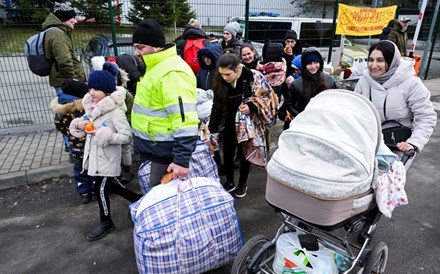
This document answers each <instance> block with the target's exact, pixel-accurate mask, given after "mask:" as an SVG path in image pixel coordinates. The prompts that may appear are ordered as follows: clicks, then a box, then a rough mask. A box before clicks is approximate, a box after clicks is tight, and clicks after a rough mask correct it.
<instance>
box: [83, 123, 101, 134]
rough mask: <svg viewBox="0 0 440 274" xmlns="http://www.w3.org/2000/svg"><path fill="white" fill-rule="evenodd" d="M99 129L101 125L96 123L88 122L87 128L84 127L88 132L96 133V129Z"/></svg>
mask: <svg viewBox="0 0 440 274" xmlns="http://www.w3.org/2000/svg"><path fill="white" fill-rule="evenodd" d="M98 129H99V127H97V126H96V125H94V124H92V123H90V122H88V123H87V125H86V126H85V128H84V131H85V132H86V133H87V134H91V135H95V134H96V131H97V130H98Z"/></svg>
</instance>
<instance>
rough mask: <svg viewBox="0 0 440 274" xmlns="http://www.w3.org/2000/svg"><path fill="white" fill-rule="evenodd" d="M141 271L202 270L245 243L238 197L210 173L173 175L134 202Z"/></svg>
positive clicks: (230, 256)
mask: <svg viewBox="0 0 440 274" xmlns="http://www.w3.org/2000/svg"><path fill="white" fill-rule="evenodd" d="M130 210H131V215H132V220H133V222H134V233H133V234H134V245H135V254H136V263H137V266H138V270H139V273H142V274H144V273H155V274H161V273H164V274H165V273H166V274H169V273H191V274H193V273H202V272H206V271H209V270H211V269H215V268H218V267H221V266H223V265H226V264H228V263H230V262H232V261H233V260H234V258H235V257H236V255H237V254H238V252H239V250H240V248H241V246H242V237H241V232H240V226H239V222H238V218H237V215H236V212H235V209H234V198H233V197H232V196H231V195H230V194H229V193H227V192H226V191H225V190H224V189H223V187H222V186H221V185H220V183H219V182H218V181H215V180H213V179H211V178H201V177H197V178H192V179H188V180H184V181H180V180H172V181H171V182H169V183H167V184H160V185H158V186H156V187H154V188H152V189H151V190H150V192H148V193H147V194H146V195H144V197H142V198H141V199H140V200H139V201H137V202H135V203H133V204H131V205H130Z"/></svg>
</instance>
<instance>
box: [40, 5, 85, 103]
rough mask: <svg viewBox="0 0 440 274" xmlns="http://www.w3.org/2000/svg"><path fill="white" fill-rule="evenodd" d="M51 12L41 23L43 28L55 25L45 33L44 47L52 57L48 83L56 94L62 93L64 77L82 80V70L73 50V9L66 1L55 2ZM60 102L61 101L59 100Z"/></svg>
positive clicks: (49, 57) (47, 56) (74, 22)
mask: <svg viewBox="0 0 440 274" xmlns="http://www.w3.org/2000/svg"><path fill="white" fill-rule="evenodd" d="M53 10H54V11H53V13H50V14H49V15H48V16H47V18H46V20H45V21H44V22H43V24H42V25H41V26H42V28H43V30H45V29H47V28H50V27H56V28H53V29H51V30H50V31H48V32H47V33H46V36H45V39H44V48H45V53H46V58H48V59H52V60H53V61H54V62H53V64H52V68H51V72H50V75H49V83H50V85H51V86H52V87H54V88H55V91H56V93H57V95H59V94H60V93H62V90H61V86H62V85H63V83H64V80H66V79H77V80H80V81H81V82H84V80H85V77H84V71H83V69H82V66H81V63H80V62H79V60H78V58H77V57H76V54H75V52H74V50H73V46H72V40H71V32H72V30H73V29H74V28H75V25H76V23H77V20H76V19H75V16H76V13H75V10H74V9H73V8H72V7H71V6H70V5H69V4H66V3H63V4H61V3H57V2H55V5H54V9H53ZM60 103H62V102H60Z"/></svg>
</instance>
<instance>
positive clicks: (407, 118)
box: [354, 40, 437, 152]
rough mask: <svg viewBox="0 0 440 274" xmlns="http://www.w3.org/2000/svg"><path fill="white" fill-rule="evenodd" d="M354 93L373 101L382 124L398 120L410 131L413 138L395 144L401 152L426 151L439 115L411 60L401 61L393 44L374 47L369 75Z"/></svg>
mask: <svg viewBox="0 0 440 274" xmlns="http://www.w3.org/2000/svg"><path fill="white" fill-rule="evenodd" d="M354 91H355V92H357V93H360V94H362V95H364V96H365V97H367V98H369V99H370V101H371V102H372V103H373V104H374V105H375V106H376V108H377V110H378V112H379V115H380V118H381V122H384V121H386V120H396V121H397V122H399V123H401V124H402V125H404V126H407V127H410V128H411V136H410V137H409V138H408V139H407V140H406V141H403V142H399V143H397V144H396V147H397V150H398V151H400V152H406V151H410V150H414V151H416V152H418V151H420V150H422V149H423V147H424V146H425V145H426V143H427V142H428V140H429V138H430V137H431V134H432V132H433V130H434V127H435V125H436V123H437V114H436V112H435V111H434V109H433V107H432V103H431V101H430V97H431V93H430V91H429V90H428V89H427V88H426V87H425V85H424V84H423V83H422V81H421V80H420V78H418V77H417V76H415V72H414V68H413V63H412V60H409V59H407V58H402V57H401V55H400V52H399V49H398V48H397V46H396V45H395V44H394V43H393V42H391V41H388V40H384V41H380V42H378V43H377V44H374V45H372V46H371V48H370V50H369V53H368V71H367V72H366V73H365V74H364V75H363V76H362V78H361V79H360V80H359V82H358V84H357V85H356V88H355V90H354Z"/></svg>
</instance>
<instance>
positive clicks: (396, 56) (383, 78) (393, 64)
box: [368, 43, 401, 85]
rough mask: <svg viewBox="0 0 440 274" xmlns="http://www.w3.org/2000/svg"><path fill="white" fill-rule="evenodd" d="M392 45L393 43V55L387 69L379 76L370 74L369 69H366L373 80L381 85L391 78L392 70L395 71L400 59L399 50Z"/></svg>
mask: <svg viewBox="0 0 440 274" xmlns="http://www.w3.org/2000/svg"><path fill="white" fill-rule="evenodd" d="M393 45H394V56H393V61H391V64H390V66H389V67H388V70H387V71H386V72H385V73H384V74H382V75H379V76H373V75H371V72H370V70H368V73H369V74H370V76H371V78H373V80H375V81H376V82H378V83H379V84H381V85H382V84H383V83H385V82H386V81H388V80H389V79H390V78H391V76H393V75H394V72H396V69H397V68H398V67H399V65H400V59H401V55H400V51H399V49H398V48H397V46H396V45H395V44H394V43H393Z"/></svg>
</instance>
